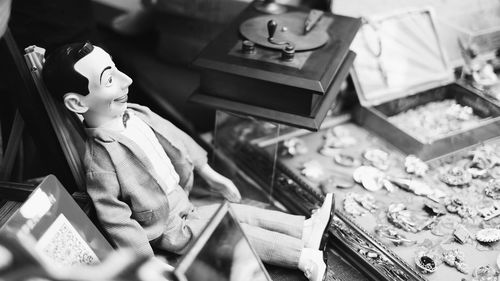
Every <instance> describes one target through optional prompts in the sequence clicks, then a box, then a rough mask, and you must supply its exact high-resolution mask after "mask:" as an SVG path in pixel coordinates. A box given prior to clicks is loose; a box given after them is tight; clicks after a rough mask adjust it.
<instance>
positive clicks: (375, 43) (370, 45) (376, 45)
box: [361, 18, 389, 86]
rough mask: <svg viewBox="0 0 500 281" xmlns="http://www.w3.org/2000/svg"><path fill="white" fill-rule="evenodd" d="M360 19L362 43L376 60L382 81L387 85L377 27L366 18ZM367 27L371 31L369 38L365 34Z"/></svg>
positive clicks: (387, 80)
mask: <svg viewBox="0 0 500 281" xmlns="http://www.w3.org/2000/svg"><path fill="white" fill-rule="evenodd" d="M362 21H363V28H362V30H361V35H362V36H363V42H364V45H365V46H366V49H367V50H368V51H369V52H370V54H371V55H372V56H373V57H374V58H375V59H376V60H377V68H378V71H379V72H380V75H381V76H382V81H383V83H384V85H385V86H388V85H389V79H388V76H387V70H386V67H385V66H384V64H383V61H382V39H381V38H380V34H379V32H378V28H377V26H376V25H375V24H374V23H373V22H371V21H369V20H367V19H366V18H363V19H362ZM367 29H370V30H371V32H369V33H371V38H370V36H369V34H367V33H368V32H367V31H366V30H367Z"/></svg>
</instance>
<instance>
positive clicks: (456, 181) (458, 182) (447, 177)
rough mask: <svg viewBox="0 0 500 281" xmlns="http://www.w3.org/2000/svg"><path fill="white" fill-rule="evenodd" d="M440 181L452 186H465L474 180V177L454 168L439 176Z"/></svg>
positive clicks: (465, 171) (461, 169)
mask: <svg viewBox="0 0 500 281" xmlns="http://www.w3.org/2000/svg"><path fill="white" fill-rule="evenodd" d="M439 179H440V180H441V181H442V182H444V183H446V184H447V185H450V186H464V185H466V184H468V183H470V181H471V180H472V175H471V174H470V173H469V172H468V171H467V170H465V169H463V168H460V167H452V168H449V169H447V170H446V171H444V172H443V173H441V174H440V175H439Z"/></svg>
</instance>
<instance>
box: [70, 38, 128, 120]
mask: <svg viewBox="0 0 500 281" xmlns="http://www.w3.org/2000/svg"><path fill="white" fill-rule="evenodd" d="M75 70H76V71H78V72H79V73H80V74H82V75H83V76H85V77H86V78H87V79H88V81H89V85H88V87H89V94H88V95H86V96H82V97H81V102H82V104H83V105H84V106H85V107H87V112H86V114H89V115H93V116H94V117H99V118H115V117H118V116H121V115H122V114H123V112H124V111H125V109H126V108H127V100H128V87H129V86H130V84H132V79H130V77H128V76H127V75H125V73H123V72H121V71H119V70H118V69H117V68H116V67H115V64H114V63H113V61H112V60H111V56H110V55H109V54H108V53H106V52H105V51H104V50H103V49H101V48H99V47H96V46H94V50H92V52H90V54H88V55H86V56H85V57H83V58H82V59H81V60H79V61H78V62H77V63H76V64H75Z"/></svg>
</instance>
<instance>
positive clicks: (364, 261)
mask: <svg viewBox="0 0 500 281" xmlns="http://www.w3.org/2000/svg"><path fill="white" fill-rule="evenodd" d="M350 117H351V116H350V114H337V115H330V116H328V117H327V118H326V120H325V121H324V123H323V124H322V127H321V129H320V130H319V131H318V132H311V131H307V130H302V129H295V128H292V127H288V126H285V125H279V124H272V123H268V122H263V121H258V120H255V119H253V118H247V117H242V116H236V115H230V114H226V113H223V112H218V114H217V128H216V131H215V133H214V145H215V148H216V150H217V151H219V152H220V153H222V154H224V155H225V156H226V157H227V158H229V159H230V160H231V161H232V162H233V163H234V164H235V165H236V166H237V167H238V169H241V170H242V171H244V172H245V173H246V174H247V175H248V177H249V180H251V181H252V182H254V183H256V184H257V185H258V186H259V187H261V188H262V189H264V190H265V191H266V192H267V193H268V194H269V195H270V196H271V198H272V199H273V200H276V201H278V202H280V203H281V204H283V205H284V207H286V208H287V209H288V210H289V211H290V212H292V213H298V214H304V215H308V214H310V212H311V210H312V209H314V208H317V207H318V203H320V202H322V198H323V196H324V195H325V194H326V193H327V192H334V193H335V200H336V204H337V205H336V206H337V209H336V211H337V215H336V217H335V220H334V226H333V227H332V228H331V229H330V232H331V234H333V236H332V238H331V240H332V241H331V242H332V243H331V246H332V247H334V248H335V249H336V250H337V251H339V252H341V253H342V254H343V257H344V258H346V259H348V260H350V261H351V262H352V263H353V264H355V265H357V266H359V268H360V269H363V271H364V272H365V273H367V274H368V275H369V276H370V277H372V278H374V279H377V280H460V279H462V278H466V279H467V280H470V279H471V278H473V277H474V278H475V277H477V278H479V277H478V276H483V275H485V276H486V275H488V274H489V275H494V276H497V275H498V271H497V265H496V261H497V255H498V247H499V246H498V245H499V244H498V243H497V241H498V240H499V239H500V233H499V230H498V228H496V225H498V223H499V221H498V220H500V217H498V215H500V206H498V202H497V201H498V198H500V195H498V194H500V166H499V165H500V154H499V153H498V151H500V142H499V141H498V140H497V139H493V140H490V141H487V142H481V143H477V144H476V145H475V146H473V147H469V148H467V149H463V150H460V151H456V152H455V153H453V154H450V155H447V156H444V157H441V158H438V159H434V160H432V161H427V162H423V161H421V160H419V159H418V158H416V157H414V156H408V155H406V154H404V153H403V152H401V150H399V149H397V148H396V147H395V146H393V145H392V144H391V143H390V140H389V141H388V140H386V138H381V137H379V136H378V135H376V134H375V133H374V132H373V131H370V130H368V129H366V128H363V127H362V126H360V125H359V124H358V123H355V122H353V121H352V119H351V118H350ZM477 280H479V279H477ZM484 280H485V279H484Z"/></svg>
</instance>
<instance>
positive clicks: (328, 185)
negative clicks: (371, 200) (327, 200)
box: [319, 175, 354, 194]
mask: <svg viewBox="0 0 500 281" xmlns="http://www.w3.org/2000/svg"><path fill="white" fill-rule="evenodd" d="M319 186H320V188H321V190H322V191H323V193H324V194H327V193H329V192H332V191H333V190H334V189H335V188H340V189H350V188H353V187H354V181H353V180H352V179H351V178H348V177H346V176H340V175H335V176H331V177H329V178H327V179H326V180H324V181H321V183H320V185H319Z"/></svg>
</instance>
